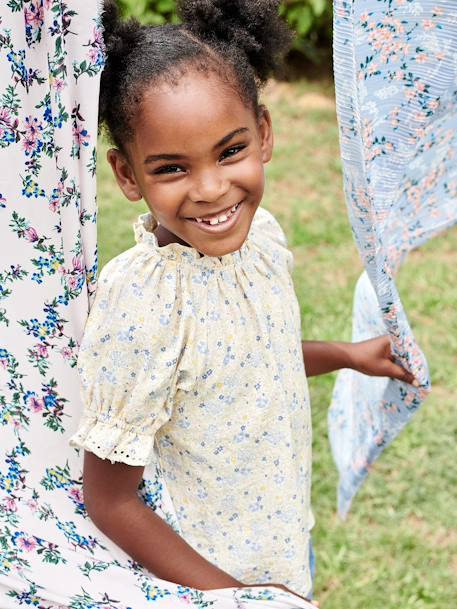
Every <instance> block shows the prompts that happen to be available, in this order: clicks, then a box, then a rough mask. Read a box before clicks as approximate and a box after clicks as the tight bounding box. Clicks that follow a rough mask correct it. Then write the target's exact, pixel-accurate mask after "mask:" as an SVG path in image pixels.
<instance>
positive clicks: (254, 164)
mask: <svg viewBox="0 0 457 609" xmlns="http://www.w3.org/2000/svg"><path fill="white" fill-rule="evenodd" d="M234 182H235V183H238V184H239V185H240V186H241V187H242V188H244V189H245V190H248V191H250V192H252V194H255V195H256V196H262V194H263V190H264V186H265V171H264V166H263V163H262V162H260V161H259V160H257V159H250V160H247V162H246V163H242V164H241V165H240V166H239V167H238V168H237V169H235V171H234Z"/></svg>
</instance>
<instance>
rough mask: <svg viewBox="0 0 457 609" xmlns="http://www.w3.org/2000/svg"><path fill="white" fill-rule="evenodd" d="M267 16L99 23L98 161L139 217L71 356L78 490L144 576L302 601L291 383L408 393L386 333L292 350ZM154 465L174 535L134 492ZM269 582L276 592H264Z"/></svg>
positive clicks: (280, 39) (277, 27)
mask: <svg viewBox="0 0 457 609" xmlns="http://www.w3.org/2000/svg"><path fill="white" fill-rule="evenodd" d="M278 4H279V2H277V1H276V0H266V1H264V2H253V1H252V0H244V1H243V0H238V1H236V2H230V3H228V2H225V1H224V0H211V1H210V0H187V1H182V2H181V3H180V12H181V17H182V19H183V22H184V25H179V26H160V27H145V26H140V25H139V24H137V23H135V22H128V23H121V22H119V21H118V18H117V12H116V10H115V8H114V7H113V6H109V7H107V10H106V14H105V28H106V29H105V38H106V44H107V51H108V60H107V61H108V62H107V67H106V69H105V72H104V75H103V80H102V93H101V120H102V122H103V124H104V125H106V127H107V128H108V131H109V133H110V135H111V137H112V140H113V142H114V144H115V146H116V147H115V148H114V149H112V150H110V151H109V153H108V159H109V162H110V164H111V167H112V169H113V172H114V174H115V176H116V179H117V182H118V184H119V186H120V187H121V189H122V191H123V193H124V194H125V196H126V197H127V199H129V200H130V201H138V200H140V199H141V198H144V199H145V201H146V203H147V205H148V207H149V209H150V212H151V213H150V214H148V215H145V216H143V217H141V218H140V220H139V222H138V224H137V225H136V227H135V231H136V240H137V245H136V246H135V247H134V248H132V249H131V250H129V251H127V252H125V253H123V254H121V255H120V256H118V257H117V258H115V259H114V260H112V261H111V262H110V263H109V264H108V265H107V266H106V267H105V268H104V270H103V272H102V273H101V276H100V280H99V287H98V292H97V299H96V302H95V304H94V307H93V309H92V312H91V316H90V320H89V323H88V325H87V330H86V334H85V338H84V341H83V344H82V346H81V351H80V356H79V368H80V373H81V377H82V382H83V395H84V401H85V414H84V417H83V420H82V422H81V424H80V427H79V430H78V432H77V433H76V435H75V436H74V437H73V443H74V445H76V446H78V447H81V448H84V449H85V450H86V451H87V452H86V455H85V467H84V495H85V502H86V506H87V510H88V512H89V514H90V516H91V518H92V519H93V520H94V522H95V523H96V525H97V526H98V527H99V528H100V529H101V530H102V531H103V532H104V533H105V534H106V535H108V537H110V538H111V539H112V540H114V541H115V542H116V543H117V544H118V545H119V546H121V547H122V548H123V549H124V550H125V551H126V552H127V553H128V554H129V555H130V556H131V557H132V558H133V559H134V560H135V561H137V562H139V563H141V564H142V565H143V566H144V567H146V568H147V569H148V570H150V571H151V572H152V573H154V574H155V575H156V576H158V577H160V578H162V579H165V580H168V581H172V582H177V583H179V584H182V585H186V586H190V587H192V588H197V589H201V590H209V589H218V588H229V587H242V586H244V585H248V584H249V585H255V584H266V583H268V584H270V585H275V586H279V587H282V588H286V589H288V590H290V591H291V592H293V593H295V594H296V595H299V596H302V597H307V596H309V594H310V590H311V574H310V564H309V556H310V549H309V545H310V536H309V531H310V529H311V527H312V525H313V517H312V514H311V511H310V467H311V452H310V446H311V427H310V416H309V398H308V389H307V382H306V376H305V368H306V370H307V373H308V375H316V374H322V373H325V372H329V371H331V370H336V369H339V368H345V367H351V368H354V369H356V370H358V371H360V372H365V373H367V374H373V375H385V376H391V377H396V378H401V379H403V380H405V381H406V382H412V380H413V379H412V377H411V375H409V374H408V373H407V372H405V371H404V370H403V369H401V368H400V367H399V366H397V365H396V364H394V363H393V362H392V361H391V353H390V345H389V342H388V340H387V339H386V338H379V339H376V340H373V341H368V342H365V343H359V344H353V345H350V344H343V343H309V342H304V343H303V344H302V343H301V340H300V317H299V308H298V304H297V301H296V297H295V294H294V290H293V286H292V280H291V275H290V273H291V268H292V256H291V254H290V252H289V251H288V250H287V247H286V242H285V238H284V235H283V233H282V231H281V229H280V227H279V226H278V224H277V222H276V221H275V220H274V218H273V217H272V216H271V215H270V214H269V213H268V212H267V211H265V210H264V209H261V208H260V207H259V205H260V202H261V200H262V195H263V190H264V165H265V163H268V161H269V160H270V158H271V155H272V149H273V133H272V126H271V118H270V115H269V113H268V110H267V109H266V108H265V107H264V106H261V105H260V104H259V101H258V86H259V85H260V84H263V83H264V82H265V81H266V79H267V77H268V75H269V74H270V73H271V71H272V70H273V69H274V68H275V66H276V63H277V59H278V57H279V56H280V55H281V54H282V53H283V52H284V51H285V49H286V48H287V45H288V42H289V34H288V31H287V29H286V27H285V26H284V24H283V23H282V22H281V21H280V20H279V18H278V16H277V8H278ZM151 462H156V463H157V465H158V467H159V468H160V471H161V475H162V476H163V479H164V480H165V482H166V486H167V488H168V491H169V493H170V495H171V499H172V502H173V506H174V509H175V511H176V517H177V522H176V523H175V527H174V528H172V527H171V526H170V525H169V524H168V523H166V522H165V521H164V520H162V519H161V518H160V517H159V516H158V515H157V514H155V513H154V511H152V510H151V509H150V508H149V507H147V506H146V505H145V504H144V503H143V502H142V500H141V499H140V498H139V496H138V493H137V491H138V486H139V484H140V483H141V480H142V475H143V469H144V467H145V465H147V464H150V463H151ZM272 582H274V583H272Z"/></svg>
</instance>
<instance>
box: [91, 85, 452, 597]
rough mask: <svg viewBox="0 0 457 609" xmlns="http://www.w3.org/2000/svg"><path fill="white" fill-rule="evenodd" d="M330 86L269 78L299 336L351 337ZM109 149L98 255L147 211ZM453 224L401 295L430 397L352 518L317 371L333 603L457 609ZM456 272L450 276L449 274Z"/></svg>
mask: <svg viewBox="0 0 457 609" xmlns="http://www.w3.org/2000/svg"><path fill="white" fill-rule="evenodd" d="M332 95H333V93H332V86H331V84H330V83H328V84H326V83H324V84H322V83H319V84H313V83H307V82H304V81H303V82H299V83H296V84H294V85H289V84H277V83H274V84H273V85H271V86H270V87H269V89H268V91H267V92H266V94H265V101H266V103H267V104H268V106H269V107H270V110H271V112H272V115H273V122H274V126H275V132H276V148H275V157H274V160H273V162H272V163H271V164H270V165H269V167H268V185H267V195H266V198H265V201H264V205H265V206H266V207H267V208H268V209H270V210H271V211H272V212H273V213H274V214H275V215H276V216H277V218H278V219H279V220H280V221H281V223H282V225H283V227H284V229H285V231H286V233H287V235H288V238H289V242H290V245H291V248H292V250H293V252H294V254H295V260H296V269H295V282H296V289H297V294H298V298H299V300H300V304H301V312H302V323H303V337H304V338H309V339H328V340H332V339H335V340H337V339H344V340H349V339H350V326H351V303H352V294H353V288H354V284H355V281H356V279H357V277H358V275H359V274H360V272H361V263H360V261H359V257H358V254H357V251H356V249H355V246H354V244H353V241H352V236H351V231H350V228H349V225H348V221H347V216H346V210H345V204H344V200H343V195H342V184H341V164H340V159H339V149H338V132H337V127H336V121H335V107H334V100H333V96H332ZM105 149H106V146H104V145H103V144H102V145H101V147H100V157H101V161H100V169H99V176H100V177H99V204H100V217H99V232H100V241H99V246H100V260H101V264H102V265H103V264H104V263H105V262H106V261H107V260H109V259H110V258H111V257H113V256H115V255H116V254H117V253H119V252H121V251H122V250H124V249H126V248H128V247H130V245H131V244H132V243H133V240H132V231H131V224H132V222H133V220H134V219H135V218H136V216H137V215H138V214H139V213H141V212H142V211H143V209H144V207H143V205H142V204H131V203H129V202H128V201H126V200H123V198H122V196H121V195H120V194H119V192H118V189H117V187H116V185H115V183H114V181H113V179H112V178H111V175H110V169H109V168H108V166H107V164H106V162H105V160H104V156H105V154H104V152H105ZM456 268H457V230H455V229H454V230H451V231H449V232H448V233H447V234H446V235H444V236H443V237H441V238H438V239H436V240H435V241H433V242H431V243H430V244H428V245H427V246H425V247H424V248H423V249H421V250H420V251H418V252H414V253H413V254H412V255H411V256H410V259H409V262H408V263H407V265H406V266H405V268H404V269H403V270H402V272H401V276H400V279H399V285H400V292H401V295H402V297H403V301H404V303H405V306H406V308H407V311H408V313H409V317H410V321H411V323H412V326H413V328H414V331H415V333H416V335H417V337H418V338H419V340H420V343H421V345H422V347H423V349H424V350H425V352H426V354H427V356H428V359H429V363H430V367H431V373H432V379H433V384H434V391H433V393H432V395H431V397H430V398H429V399H428V401H427V403H426V404H425V406H424V407H423V408H422V410H421V411H420V412H419V413H418V414H417V415H416V417H415V419H414V420H413V422H412V423H411V424H410V426H409V427H408V428H407V429H406V431H405V432H404V433H403V434H402V435H401V436H400V438H399V439H398V440H397V442H396V443H395V444H394V445H393V446H392V447H391V448H389V450H388V451H387V452H386V453H385V454H384V456H383V457H382V459H381V460H380V461H379V463H378V464H377V466H376V467H375V469H374V471H373V473H372V474H371V476H370V478H369V480H368V482H367V483H366V485H365V486H364V488H363V490H362V492H361V493H360V495H359V496H358V498H357V500H356V502H355V504H354V507H353V511H352V513H351V514H350V516H349V519H348V520H347V522H345V523H341V522H340V521H339V520H338V518H337V517H336V515H335V489H336V484H337V476H336V471H335V467H334V465H333V462H332V459H331V455H330V450H329V446H328V441H327V431H326V427H327V424H326V416H327V407H328V404H329V402H330V396H331V391H332V384H333V381H334V377H333V375H329V376H327V377H322V378H319V379H311V381H310V386H311V397H312V405H313V424H314V459H313V467H314V475H313V480H314V485H313V506H314V511H315V515H316V519H317V525H316V528H315V531H314V540H315V546H316V551H317V580H316V591H315V596H316V597H317V598H319V599H320V601H321V604H322V605H323V606H324V608H325V609H408V608H411V609H422V608H427V609H428V608H430V609H438V608H439V609H453V608H454V607H457V492H456V489H457V459H456V440H457V416H456V402H457V399H456V396H457V374H456V369H457V306H456V303H457V283H456V281H455V269H456ZM452 269H454V270H452Z"/></svg>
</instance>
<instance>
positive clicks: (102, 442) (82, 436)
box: [70, 417, 154, 466]
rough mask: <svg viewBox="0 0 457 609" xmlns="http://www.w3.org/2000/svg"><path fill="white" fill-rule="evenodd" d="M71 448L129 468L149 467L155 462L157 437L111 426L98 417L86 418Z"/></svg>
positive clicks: (74, 436)
mask: <svg viewBox="0 0 457 609" xmlns="http://www.w3.org/2000/svg"><path fill="white" fill-rule="evenodd" d="M70 445H71V446H73V447H74V448H83V449H84V450H87V451H89V452H91V453H94V455H96V456H97V457H99V458H100V459H109V460H110V461H111V463H125V464H126V465H133V466H142V465H148V464H149V463H151V461H153V460H154V435H153V434H151V435H146V434H139V433H138V432H136V431H132V430H131V428H127V427H119V426H118V425H112V424H111V425H109V424H107V423H103V422H101V421H99V420H97V418H96V417H84V418H83V420H82V421H81V423H80V425H79V428H78V431H77V432H76V433H75V434H74V435H73V436H72V437H71V438H70Z"/></svg>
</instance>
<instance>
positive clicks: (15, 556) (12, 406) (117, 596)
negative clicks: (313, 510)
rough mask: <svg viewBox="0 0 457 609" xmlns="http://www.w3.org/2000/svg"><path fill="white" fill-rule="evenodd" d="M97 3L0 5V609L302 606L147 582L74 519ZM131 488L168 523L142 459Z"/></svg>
mask: <svg viewBox="0 0 457 609" xmlns="http://www.w3.org/2000/svg"><path fill="white" fill-rule="evenodd" d="M99 10H100V3H99V2H95V0H85V1H84V2H80V1H76V0H67V1H66V2H63V1H61V0H4V1H3V2H2V3H1V6H0V608H1V609H18V608H19V607H24V606H30V607H32V606H33V607H37V608H38V609H50V608H51V609H57V608H59V609H64V608H70V607H71V608H72V609H127V608H129V607H134V608H135V609H142V608H145V607H150V606H154V607H160V609H178V608H180V607H186V608H189V607H191V608H195V609H204V608H208V607H211V609H238V608H240V607H249V608H257V607H258V608H260V607H265V606H268V607H270V608H271V609H293V608H294V607H296V608H298V607H303V608H304V609H306V608H309V607H310V605H309V604H308V603H306V602H305V601H301V600H300V599H298V598H297V597H292V596H291V595H289V594H286V593H284V592H281V591H279V590H274V589H272V588H270V589H267V588H265V589H262V588H256V589H252V590H249V589H242V590H231V589H230V590H221V591H213V592H201V591H198V590H191V589H189V588H185V587H182V586H178V585H176V584H171V583H169V582H164V581H161V580H158V579H156V578H154V577H153V576H152V575H151V574H150V573H147V572H146V571H145V570H144V569H142V568H141V567H140V566H139V565H137V564H135V563H134V562H133V561H131V560H130V559H129V557H128V556H126V555H125V554H124V553H123V552H121V551H120V550H119V548H117V547H116V546H115V545H114V544H113V543H112V542H111V541H110V540H109V539H107V538H106V537H105V536H104V535H103V534H102V533H100V531H98V530H97V529H96V527H95V526H94V525H93V523H92V522H91V521H90V519H89V518H88V516H87V513H86V510H85V507H84V498H83V494H82V475H81V470H82V454H81V451H78V450H75V449H72V448H70V446H69V438H70V437H71V436H72V435H73V434H74V433H75V431H76V428H77V424H78V421H79V419H80V417H81V414H82V405H81V401H80V398H79V380H78V375H77V371H76V354H77V349H78V346H79V342H80V340H81V336H82V332H83V328H84V325H85V323H86V320H87V314H88V309H89V301H90V300H91V297H92V295H93V293H94V291H95V279H96V274H97V263H96V260H97V258H96V205H95V170H96V140H97V104H96V100H97V95H98V86H99V75H100V71H101V69H102V67H103V61H104V49H103V41H102V35H101V30H100V22H99V21H100V20H99ZM140 493H141V496H142V497H143V499H144V501H145V503H146V504H147V505H150V506H151V509H155V510H156V511H157V512H158V513H159V514H161V515H162V517H163V518H165V519H167V520H168V521H169V522H170V523H171V524H173V522H174V515H173V512H172V506H171V503H170V501H169V497H168V495H167V493H166V489H165V488H164V485H163V482H162V479H161V478H160V477H159V476H158V474H157V471H156V468H155V466H150V467H148V468H147V469H146V471H145V475H144V481H143V484H142V486H141V489H140Z"/></svg>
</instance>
